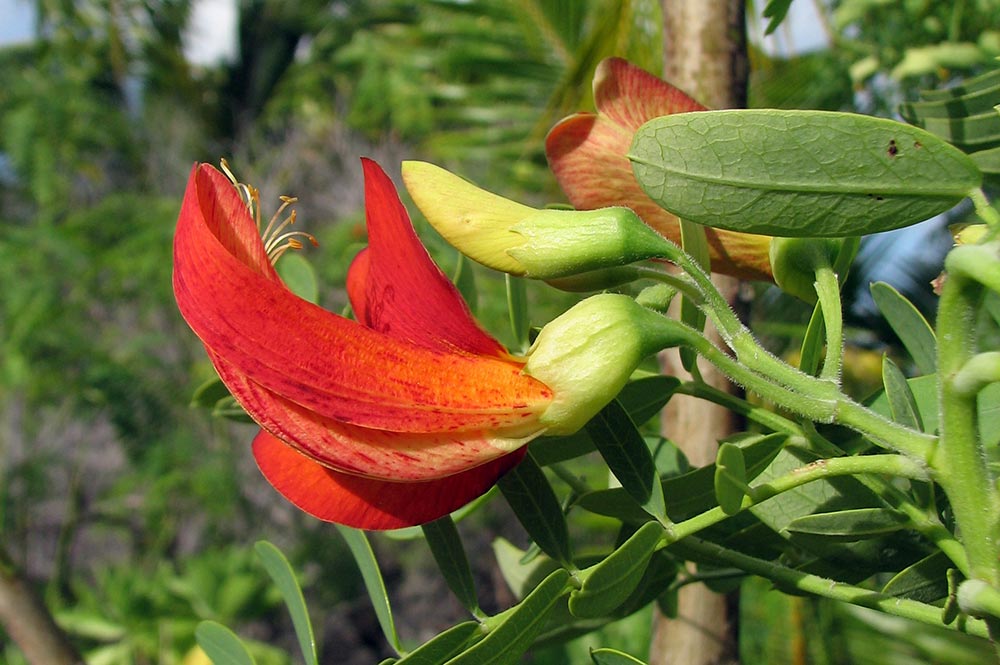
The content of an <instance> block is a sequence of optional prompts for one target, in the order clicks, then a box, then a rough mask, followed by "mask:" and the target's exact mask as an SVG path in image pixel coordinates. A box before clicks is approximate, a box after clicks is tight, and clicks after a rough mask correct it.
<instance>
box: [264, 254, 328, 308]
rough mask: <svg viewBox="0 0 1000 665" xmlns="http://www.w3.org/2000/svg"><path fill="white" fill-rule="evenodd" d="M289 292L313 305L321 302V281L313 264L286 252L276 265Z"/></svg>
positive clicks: (297, 255) (300, 256)
mask: <svg viewBox="0 0 1000 665" xmlns="http://www.w3.org/2000/svg"><path fill="white" fill-rule="evenodd" d="M275 270H277V271H278V276H280V277H281V281H283V282H284V283H285V286H287V287H288V289H289V291H291V292H292V293H294V294H295V295H297V296H298V297H300V298H302V299H303V300H308V301H309V302H311V303H316V302H319V280H317V279H316V270H315V269H314V268H313V266H312V264H311V263H309V261H308V260H307V259H306V258H305V257H304V256H302V255H301V254H299V253H296V252H285V254H284V255H283V256H282V257H281V260H279V261H278V263H277V265H275Z"/></svg>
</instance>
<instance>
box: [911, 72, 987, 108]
mask: <svg viewBox="0 0 1000 665" xmlns="http://www.w3.org/2000/svg"><path fill="white" fill-rule="evenodd" d="M996 86H1000V69H994V70H992V71H988V72H986V73H985V74H980V75H979V76H975V77H973V78H970V79H967V80H965V81H963V82H962V83H961V84H959V85H956V86H953V87H951V88H938V89H934V90H921V91H920V98H921V99H923V100H924V101H928V102H935V101H940V100H945V99H958V98H960V97H965V96H967V95H974V94H976V93H978V92H981V91H983V90H988V89H990V88H994V87H996Z"/></svg>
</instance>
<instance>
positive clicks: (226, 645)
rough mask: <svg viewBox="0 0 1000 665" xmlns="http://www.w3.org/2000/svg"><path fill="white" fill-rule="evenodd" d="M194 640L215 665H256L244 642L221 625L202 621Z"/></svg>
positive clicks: (195, 630) (196, 630)
mask: <svg viewBox="0 0 1000 665" xmlns="http://www.w3.org/2000/svg"><path fill="white" fill-rule="evenodd" d="M194 638H195V639H196V640H197V641H198V646H200V647H201V650H202V651H204V652H205V655H206V656H208V657H209V659H211V661H212V663H213V665H256V661H254V659H253V656H251V655H250V651H249V650H247V648H246V645H244V644H243V642H242V640H240V638H239V637H237V636H236V633H234V632H233V631H231V630H229V629H228V628H226V627H225V626H223V625H222V624H220V623H216V622H215V621H202V622H201V623H199V624H198V627H197V628H195V629H194Z"/></svg>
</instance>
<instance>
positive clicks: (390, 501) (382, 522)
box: [174, 160, 553, 529]
mask: <svg viewBox="0 0 1000 665" xmlns="http://www.w3.org/2000/svg"><path fill="white" fill-rule="evenodd" d="M363 165H364V172H365V199H366V210H367V225H368V234H369V243H370V244H369V247H368V248H367V249H366V250H364V251H362V253H361V254H359V255H358V257H357V258H356V259H355V261H354V263H353V264H352V265H351V268H350V272H349V276H348V293H349V296H350V299H351V304H352V306H353V308H354V312H355V315H356V317H357V321H352V320H349V319H346V318H343V317H341V316H337V315H335V314H332V313H331V312H328V311H326V310H324V309H322V308H320V307H317V306H315V305H313V304H311V303H309V302H306V301H305V300H302V299H300V298H298V297H297V296H295V295H294V294H293V293H292V292H291V291H289V290H288V289H287V288H286V287H285V286H284V284H282V282H281V280H280V278H279V277H278V275H277V273H276V272H275V270H274V267H273V266H272V264H271V259H270V258H269V256H268V249H266V248H265V245H264V242H263V241H262V239H261V237H260V232H259V230H258V228H257V225H256V223H255V222H254V219H253V217H252V216H251V215H250V213H249V211H248V209H247V207H246V205H245V204H244V202H243V201H242V199H241V198H240V196H239V194H238V193H237V191H236V189H235V188H234V187H233V185H232V184H231V183H230V182H229V181H228V180H227V179H226V177H225V176H224V175H222V174H221V173H220V172H219V171H217V170H215V169H214V168H212V167H211V166H208V165H204V164H202V165H196V166H195V167H194V169H193V170H192V172H191V178H190V180H189V182H188V187H187V191H186V193H185V195H184V202H183V206H182V208H181V213H180V217H179V220H178V224H177V233H176V237H175V240H174V293H175V296H176V298H177V303H178V306H179V308H180V311H181V314H182V315H183V316H184V318H185V319H186V320H187V322H188V324H189V325H190V326H191V328H192V329H193V330H194V332H195V333H196V334H197V335H198V337H199V338H200V339H201V341H202V342H203V343H204V345H205V348H206V350H207V351H208V355H209V357H210V358H211V360H212V362H213V364H214V365H215V367H216V369H217V370H218V372H219V376H220V377H221V378H222V380H223V382H225V384H226V386H227V387H228V388H229V390H230V391H231V392H232V394H233V395H234V396H235V397H236V399H237V400H238V401H239V402H240V403H241V404H242V405H243V407H244V408H245V409H246V410H247V412H248V413H249V414H250V415H251V416H252V417H253V418H254V420H256V421H257V423H258V424H260V426H261V427H262V428H263V430H262V431H261V432H260V433H259V434H258V435H257V437H256V438H255V439H254V442H253V453H254V456H255V458H256V460H257V464H258V465H259V467H260V469H261V471H262V472H263V474H264V476H265V477H266V478H267V479H268V481H270V482H271V484H272V485H273V486H274V487H275V488H276V489H277V490H278V491H279V492H280V493H281V494H283V495H284V496H285V498H287V499H288V500H289V501H291V502H292V503H294V504H295V505H296V506H298V507H299V508H301V509H302V510H304V511H306V512H307V513H309V514H311V515H314V516H316V517H318V518H320V519H323V520H328V521H333V522H338V523H341V524H346V525H349V526H354V527H359V528H365V529H393V528H398V527H403V526H410V525H414V524H420V523H423V522H427V521H430V520H433V519H436V518H438V517H441V516H442V515H445V514H447V513H449V512H450V511H452V510H455V509H456V508H458V507H460V506H462V505H464V504H465V503H467V502H469V501H471V500H472V499H474V498H476V497H478V496H480V495H481V494H483V493H484V492H486V491H487V490H488V489H489V488H490V487H491V486H492V485H493V484H494V482H495V481H496V480H497V478H499V477H500V476H501V475H502V474H503V473H505V472H506V471H508V470H509V469H511V468H512V467H513V466H514V465H516V464H517V463H518V462H519V461H520V460H521V458H522V457H523V455H524V447H523V446H524V444H526V443H527V441H529V440H530V439H531V438H533V437H535V436H537V435H538V434H540V433H541V432H542V431H543V430H544V429H545V425H544V424H543V423H541V422H539V417H540V416H541V415H542V414H543V413H544V412H545V410H546V409H547V407H548V406H549V405H550V404H551V403H552V401H553V394H552V391H551V390H550V389H549V388H548V387H547V386H546V385H545V384H543V383H541V382H540V381H538V380H536V379H533V378H531V377H529V376H527V375H526V374H525V373H524V372H523V371H522V370H523V368H524V363H523V362H521V361H520V360H518V359H515V358H513V357H511V356H510V355H509V354H508V353H507V352H506V351H505V350H504V348H503V347H502V346H501V345H500V344H499V343H498V342H497V341H496V340H494V339H493V338H492V337H490V336H489V335H488V334H487V333H486V332H484V331H483V330H482V329H481V328H480V327H479V326H478V325H477V324H476V322H475V321H474V320H473V318H472V317H471V315H470V313H469V310H468V308H467V307H466V305H465V303H464V302H463V301H462V299H461V297H460V296H459V294H458V292H457V291H456V289H455V288H454V286H453V285H452V284H451V282H449V281H448V279H447V278H446V277H445V276H444V275H443V274H442V273H441V271H440V270H439V269H438V268H437V266H436V265H434V263H433V262H432V261H431V260H430V257H429V256H428V255H427V252H426V251H425V250H424V248H423V246H422V245H421V244H420V241H419V240H418V238H417V236H416V234H415V233H414V231H413V227H412V226H411V224H410V220H409V217H408V216H407V214H406V210H405V209H404V208H403V205H402V204H401V203H400V201H399V198H398V196H397V194H396V191H395V188H394V187H393V185H392V182H391V181H390V180H389V178H388V176H386V175H385V173H384V172H383V171H382V170H381V169H380V168H379V167H378V165H377V164H375V163H374V162H372V161H369V160H363ZM272 249H273V248H272Z"/></svg>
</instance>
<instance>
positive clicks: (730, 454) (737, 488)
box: [715, 443, 747, 515]
mask: <svg viewBox="0 0 1000 665" xmlns="http://www.w3.org/2000/svg"><path fill="white" fill-rule="evenodd" d="M746 492H747V465H746V461H745V460H744V459H743V450H742V449H741V448H740V447H739V446H736V445H733V444H732V443H723V444H722V445H721V446H719V452H718V454H717V455H716V458H715V498H716V500H717V501H718V502H719V507H720V508H722V512H724V513H725V514H727V515H735V514H736V513H738V512H740V509H741V508H742V507H743V497H744V496H746Z"/></svg>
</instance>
